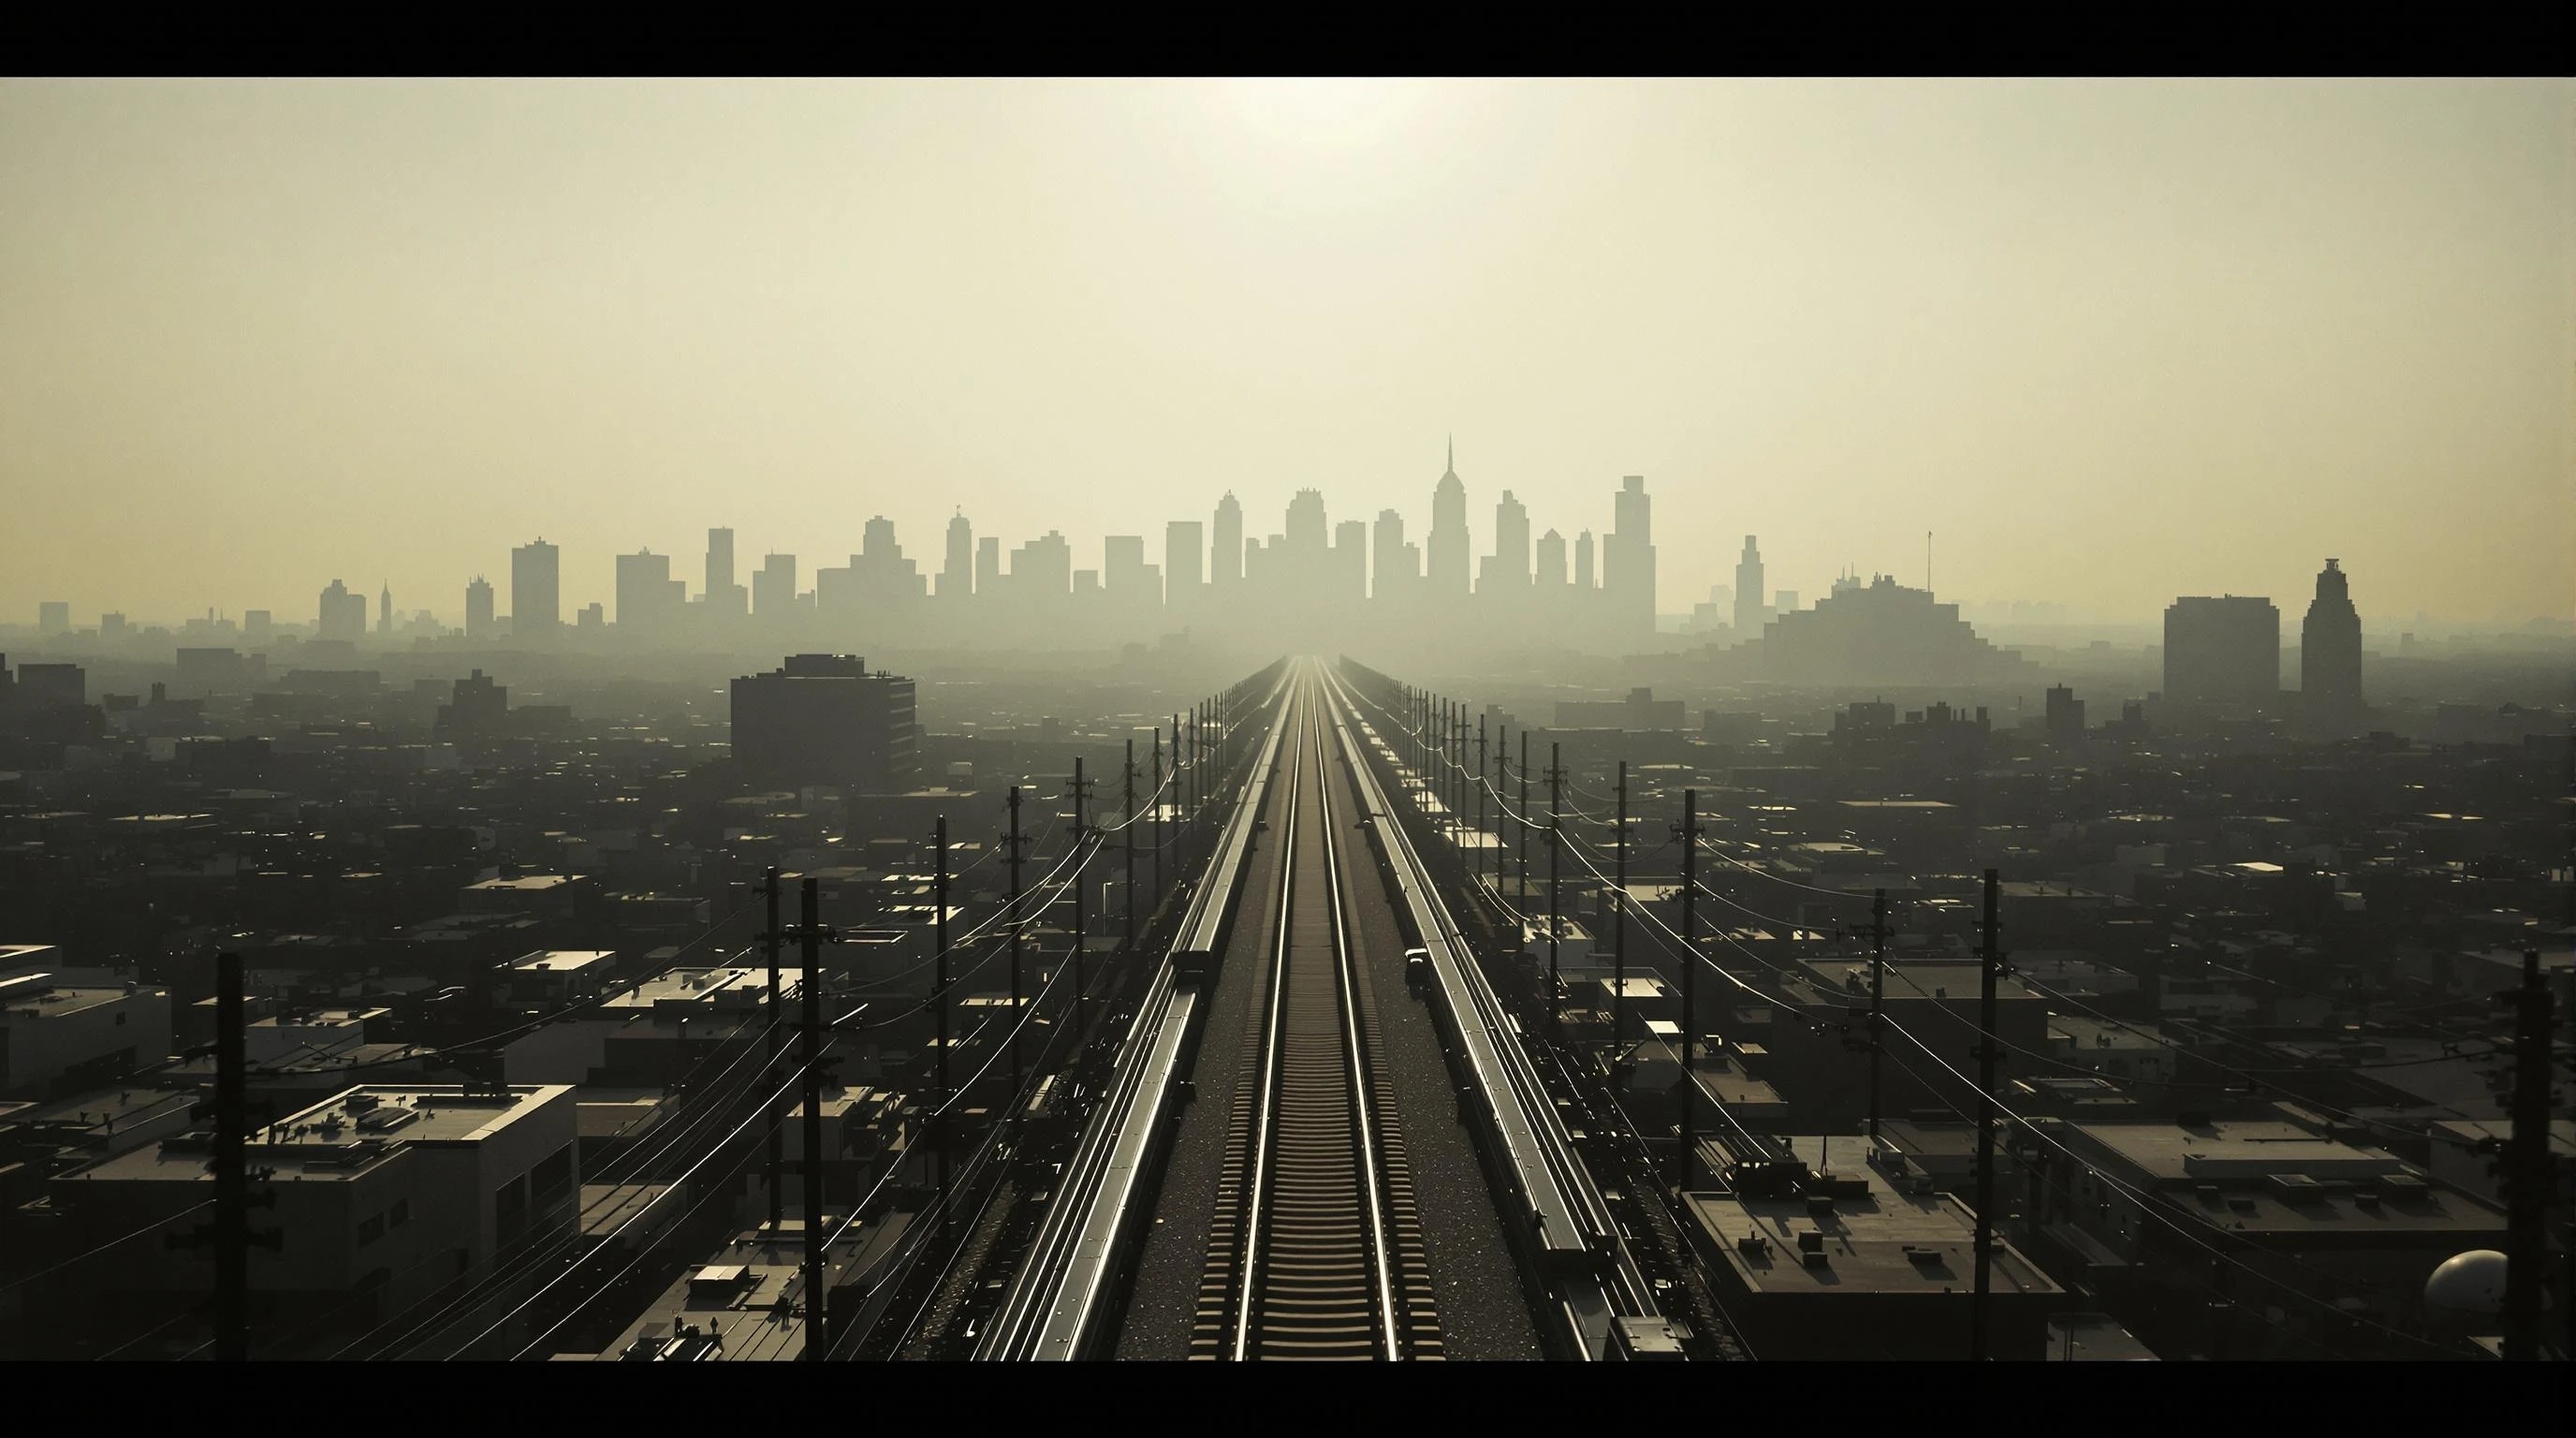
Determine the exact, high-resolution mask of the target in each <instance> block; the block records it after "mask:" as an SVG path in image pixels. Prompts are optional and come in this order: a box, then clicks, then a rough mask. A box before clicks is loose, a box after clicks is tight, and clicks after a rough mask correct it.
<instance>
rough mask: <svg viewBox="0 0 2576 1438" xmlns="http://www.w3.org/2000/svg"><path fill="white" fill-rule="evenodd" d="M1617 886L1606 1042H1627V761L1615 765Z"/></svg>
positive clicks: (1612, 914)
mask: <svg viewBox="0 0 2576 1438" xmlns="http://www.w3.org/2000/svg"><path fill="white" fill-rule="evenodd" d="M1618 853H1619V866H1618V868H1617V869H1616V870H1615V871H1614V872H1615V873H1616V874H1617V875H1618V883H1617V884H1616V885H1615V886H1614V888H1613V889H1612V892H1611V895H1610V924H1611V929H1610V933H1611V939H1610V1042H1611V1044H1612V1045H1613V1046H1614V1048H1615V1046H1617V1045H1619V1044H1623V1043H1626V1042H1627V1041H1628V761H1627V760H1625V759H1622V760H1620V761H1619V834H1618Z"/></svg>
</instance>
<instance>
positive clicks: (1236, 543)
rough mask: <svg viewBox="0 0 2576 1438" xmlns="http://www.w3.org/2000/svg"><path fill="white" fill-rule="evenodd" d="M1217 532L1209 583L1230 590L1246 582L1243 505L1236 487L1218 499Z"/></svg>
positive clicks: (1210, 558)
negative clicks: (1244, 576) (1236, 493)
mask: <svg viewBox="0 0 2576 1438" xmlns="http://www.w3.org/2000/svg"><path fill="white" fill-rule="evenodd" d="M1214 534H1215V536H1216V537H1215V539H1214V541H1213V547H1212V548H1211V549H1210V550H1209V554H1208V558H1209V561H1210V563H1211V564H1212V565H1213V566H1214V569H1213V573H1212V574H1211V575H1210V576H1209V582H1210V583H1211V584H1213V585H1214V586H1215V587H1216V588H1217V589H1219V590H1230V589H1232V588H1234V587H1235V586H1236V585H1238V584H1241V583H1242V582H1243V505H1242V503H1241V502H1240V501H1238V500H1237V499H1236V498H1235V497H1234V491H1233V490H1230V489H1229V490H1227V491H1226V492H1225V498H1223V499H1220V500H1218V501H1217V502H1216V527H1215V530H1214Z"/></svg>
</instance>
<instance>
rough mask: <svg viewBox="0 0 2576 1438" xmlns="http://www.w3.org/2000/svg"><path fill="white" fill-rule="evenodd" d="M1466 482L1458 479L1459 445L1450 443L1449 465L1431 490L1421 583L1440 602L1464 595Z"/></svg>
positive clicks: (1466, 544) (1466, 557)
mask: <svg viewBox="0 0 2576 1438" xmlns="http://www.w3.org/2000/svg"><path fill="white" fill-rule="evenodd" d="M1468 553H1469V546H1468V542H1467V485H1466V482H1465V481H1464V480H1461V479H1460V478H1458V445H1457V442H1456V441H1455V440H1452V441H1451V442H1450V445H1449V468H1448V470H1447V471H1446V472H1444V473H1443V474H1442V475H1441V476H1440V483H1439V484H1438V485H1436V486H1434V487H1433V488H1432V491H1431V535H1430V538H1429V539H1427V540H1426V541H1424V544H1423V557H1424V562H1425V564H1426V566H1427V571H1426V573H1425V576H1424V582H1425V583H1426V584H1427V585H1428V587H1429V589H1430V592H1431V596H1432V598H1433V599H1434V600H1435V601H1437V602H1441V603H1446V602H1449V601H1451V600H1457V599H1463V598H1465V597H1466V595H1467V579H1468Z"/></svg>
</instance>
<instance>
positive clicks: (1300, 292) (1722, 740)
mask: <svg viewBox="0 0 2576 1438" xmlns="http://www.w3.org/2000/svg"><path fill="white" fill-rule="evenodd" d="M2571 134H2576V81H2569V80H2566V79H2546V80H2476V81H2422V80H2376V81H2324V80H2307V81H2253V80H2234V81H2205V80H2171V81H2130V80H2118V81H2084V82H2078V81H2035V80H1991V81H1941V82H1935V81H1915V80H1874V81H1822V80H1815V81H1768V80H1766V81H1723V82H1722V81H1653V82H1643V81H1587V82H1555V81H1510V82H1504V81H1466V80H1453V81H1395V80H1324V79H1309V80H1222V79H1219V80H1195V81H1120V82H1109V81H904V82H878V81H829V82H827V81H799V82H766V81H728V82H713V81H614V82H612V81H542V80H522V81H491V80H461V81H420V80H400V81H320V80H292V81H246V80H187V81H178V80H151V81H140V80H138V81H124V80H85V81H60V80H8V81H0V313H5V314H6V315H7V316H8V318H7V321H6V323H5V324H0V485H5V487H0V556H5V559H6V564H5V565H0V1005H5V1007H0V1358H8V1359H49V1360H94V1359H115V1360H120V1361H190V1362H205V1361H229V1362H241V1361H284V1360H320V1359H336V1360H460V1361H476V1362H491V1361H514V1360H515V1361H543V1360H564V1359H580V1360H598V1361H684V1360H685V1361H778V1362H820V1361H866V1362H877V1361H897V1360H935V1361H953V1362H966V1361H1021V1362H1029V1361H1038V1362H1052V1361H1075V1360H1113V1359H1142V1360H1169V1361H1210V1362H1237V1361H1247V1360H1282V1359H1347V1360H1356V1361H1361V1362H1368V1361H1391V1362H1406V1361H1428V1360H1456V1359H1467V1360H1488V1359H1547V1360H1556V1361H1595V1360H1598V1361H1613V1360H1617V1361H1627V1360H1662V1361H1688V1362H1733V1363H1743V1362H1758V1361H1764V1360H1772V1361H1789V1360H1818V1361H1844V1362H1883V1361H1888V1360H1933V1361H1957V1362H1973V1361H2000V1360H2019V1361H2033V1362H2074V1361H2113V1362H2134V1361H2168V1362H2183V1361H2243V1360H2359V1361H2375V1362H2398V1361H2408V1362H2412V1361H2444V1360H2454V1361H2466V1362H2479V1361H2495V1360H2503V1361H2513V1362H2529V1361H2543V1362H2546V1361H2562V1362H2563V1361H2566V1359H2567V1358H2568V1357H2569V1356H2570V1352H2571V1346H2570V1345H2571V1340H2570V1333H2569V1313H2570V1292H2569V1275H2570V1268H2569V1247H2570V1245H2569V1213H2570V1193H2571V1187H2576V1184H2571V1175H2576V1120H2571V1118H2570V1117H2569V1108H2568V1102H2569V1100H2568V1095H2569V1094H2570V1093H2571V1092H2576V1072H2571V1065H2570V1058H2571V1053H2576V1044H2571V1041H2570V1039H2569V1037H2568V1020H2567V1015H2568V1012H2569V1010H2570V1008H2571V1006H2576V860H2571V857H2570V852H2571V850H2570V842H2569V841H2570V836H2571V822H2572V821H2576V146H2571V143H2570V138H2569V137H2570V135H2571ZM2142 1371H2146V1370H2142ZM2153 1371H2161V1370H2153Z"/></svg>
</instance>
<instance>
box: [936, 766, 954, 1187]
mask: <svg viewBox="0 0 2576 1438" xmlns="http://www.w3.org/2000/svg"><path fill="white" fill-rule="evenodd" d="M930 846H931V847H932V848H933V849H936V850H938V851H939V857H938V868H937V870H936V871H935V873H936V877H935V878H933V879H932V880H931V889H930V900H931V909H932V915H931V920H930V925H931V927H930V942H931V946H932V947H931V952H932V955H933V961H934V963H935V964H936V965H937V967H936V968H935V969H934V970H933V971H932V974H931V980H930V1012H931V1016H932V1017H931V1025H932V1034H933V1038H932V1040H931V1041H932V1043H933V1044H935V1045H936V1046H937V1048H938V1053H939V1058H938V1060H937V1063H938V1068H939V1088H938V1095H939V1104H938V1107H936V1108H934V1109H932V1110H931V1114H932V1117H931V1120H930V1121H931V1122H932V1123H933V1124H935V1125H937V1127H938V1132H937V1133H935V1134H933V1135H932V1137H933V1138H934V1139H935V1140H937V1143H938V1152H939V1217H940V1221H941V1222H942V1223H945V1222H947V1219H948V1141H949V1140H948V1135H949V1133H950V1132H951V1130H952V1128H953V1127H954V1126H953V1125H952V1124H951V1123H950V1122H949V1119H950V1114H949V1112H948V1098H949V1091H948V816H947V815H945V814H942V815H940V816H939V821H938V826H937V827H936V828H935V829H933V830H932V831H931V839H930Z"/></svg>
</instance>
